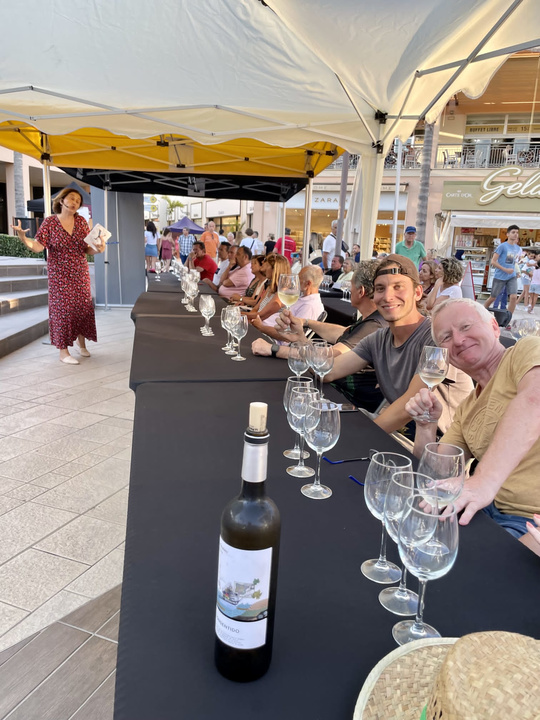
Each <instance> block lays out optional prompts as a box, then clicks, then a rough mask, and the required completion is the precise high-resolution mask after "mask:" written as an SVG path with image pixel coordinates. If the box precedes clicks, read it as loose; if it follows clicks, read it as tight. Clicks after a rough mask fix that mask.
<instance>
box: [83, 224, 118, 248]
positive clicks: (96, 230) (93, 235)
mask: <svg viewBox="0 0 540 720" xmlns="http://www.w3.org/2000/svg"><path fill="white" fill-rule="evenodd" d="M110 237H111V233H110V232H109V231H108V230H107V229H106V228H104V227H103V225H100V224H99V223H96V224H95V225H94V227H93V228H92V229H91V230H90V232H89V233H88V235H87V236H86V237H85V238H84V242H85V243H86V244H87V245H89V246H90V247H91V248H92V250H96V252H99V251H101V250H103V249H104V248H105V243H106V242H107V240H108V239H109V238H110ZM99 240H101V244H100V243H99Z"/></svg>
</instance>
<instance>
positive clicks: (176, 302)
mask: <svg viewBox="0 0 540 720" xmlns="http://www.w3.org/2000/svg"><path fill="white" fill-rule="evenodd" d="M200 287H201V286H199V288H200ZM205 294H210V293H205ZM212 294H213V295H214V299H215V303H216V314H219V313H218V311H219V312H221V308H222V307H225V305H226V301H225V300H224V299H223V298H222V297H220V296H219V295H218V294H217V293H214V292H213V291H212ZM183 297H184V294H183V293H180V294H179V293H177V292H143V293H141V294H140V295H139V297H138V298H137V300H136V302H135V305H134V306H133V309H132V310H131V319H132V320H133V322H134V323H136V322H137V318H139V317H174V318H177V317H191V318H197V317H198V318H199V319H200V318H201V316H200V314H199V315H196V314H195V313H189V312H188V311H187V310H186V306H185V305H183V304H182V302H181V301H182V298H183ZM195 307H196V308H198V307H199V300H198V298H197V299H196V300H195ZM213 322H215V321H213Z"/></svg>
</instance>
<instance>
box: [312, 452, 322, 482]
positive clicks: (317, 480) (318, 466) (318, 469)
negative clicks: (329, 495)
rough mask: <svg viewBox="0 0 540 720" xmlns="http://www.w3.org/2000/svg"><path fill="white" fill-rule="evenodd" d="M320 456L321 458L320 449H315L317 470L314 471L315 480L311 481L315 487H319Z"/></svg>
mask: <svg viewBox="0 0 540 720" xmlns="http://www.w3.org/2000/svg"><path fill="white" fill-rule="evenodd" d="M321 458H322V450H318V451H317V471H316V473H315V480H314V481H313V484H314V485H315V487H320V485H321Z"/></svg>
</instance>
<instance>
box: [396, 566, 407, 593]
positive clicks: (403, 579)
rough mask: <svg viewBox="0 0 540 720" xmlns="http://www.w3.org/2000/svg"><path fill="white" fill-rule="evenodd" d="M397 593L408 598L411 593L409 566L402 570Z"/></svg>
mask: <svg viewBox="0 0 540 720" xmlns="http://www.w3.org/2000/svg"><path fill="white" fill-rule="evenodd" d="M396 595H397V596H398V597H401V598H408V597H409V594H408V592H407V568H405V567H404V568H403V570H402V571H401V580H400V581H399V587H398V589H397V592H396Z"/></svg>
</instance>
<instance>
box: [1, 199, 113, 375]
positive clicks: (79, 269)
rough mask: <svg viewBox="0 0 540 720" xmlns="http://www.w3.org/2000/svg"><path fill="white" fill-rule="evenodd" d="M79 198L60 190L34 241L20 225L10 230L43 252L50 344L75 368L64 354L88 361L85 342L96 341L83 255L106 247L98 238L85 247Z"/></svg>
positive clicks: (73, 361)
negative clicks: (72, 349)
mask: <svg viewBox="0 0 540 720" xmlns="http://www.w3.org/2000/svg"><path fill="white" fill-rule="evenodd" d="M82 201H83V199H82V195H80V194H79V193H78V192H77V191H76V190H73V189H72V188H64V190H62V191H61V192H60V193H58V195H57V196H56V197H55V198H54V200H53V212H54V213H55V214H54V215H51V216H50V217H48V218H46V219H45V220H44V221H43V222H42V223H41V226H40V228H39V230H38V232H37V233H36V237H35V238H34V239H31V238H28V237H26V233H27V232H28V230H23V229H22V227H21V222H20V220H19V223H18V224H17V225H13V226H12V227H13V229H14V230H15V232H16V233H17V235H18V236H19V239H20V240H21V241H22V242H23V243H24V244H25V245H26V247H27V248H28V249H29V250H32V252H35V253H38V252H41V251H42V250H43V249H45V248H46V249H47V272H48V276H49V331H50V336H51V343H52V344H53V345H54V346H55V347H57V348H58V349H59V350H60V361H61V362H63V363H66V364H68V365H78V364H79V361H78V360H77V359H76V358H74V357H73V356H72V355H70V353H69V348H70V347H71V346H72V345H73V344H74V343H75V347H76V349H77V350H78V352H79V355H81V356H82V357H90V353H89V352H88V350H87V349H86V340H87V339H88V340H93V341H94V342H96V341H97V334H96V319H95V316H94V306H93V304H92V293H91V289H90V274H89V272H88V263H87V261H86V255H95V254H96V253H100V252H103V250H104V247H105V244H104V242H103V240H102V238H101V237H100V236H98V238H97V240H96V241H94V244H95V248H93V247H91V246H90V245H88V240H87V235H88V234H89V232H90V229H89V227H88V224H87V222H86V220H85V219H84V218H82V217H81V216H80V215H79V214H78V213H77V210H78V209H79V208H80V206H81V204H82Z"/></svg>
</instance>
